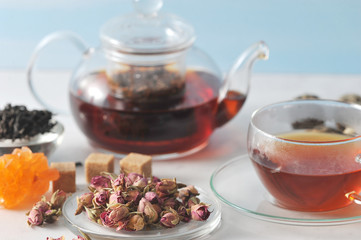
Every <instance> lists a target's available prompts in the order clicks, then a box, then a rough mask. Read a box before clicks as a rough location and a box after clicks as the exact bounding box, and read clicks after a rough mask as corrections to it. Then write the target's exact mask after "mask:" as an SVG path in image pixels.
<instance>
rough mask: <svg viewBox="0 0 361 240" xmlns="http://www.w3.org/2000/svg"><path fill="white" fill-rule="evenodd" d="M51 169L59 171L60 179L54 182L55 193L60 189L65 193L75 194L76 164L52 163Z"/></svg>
mask: <svg viewBox="0 0 361 240" xmlns="http://www.w3.org/2000/svg"><path fill="white" fill-rule="evenodd" d="M50 167H52V168H56V169H57V170H58V171H59V174H60V176H59V179H58V180H56V181H53V192H55V191H56V190H58V189H60V190H63V191H64V192H75V191H76V185H75V162H52V163H51V164H50Z"/></svg>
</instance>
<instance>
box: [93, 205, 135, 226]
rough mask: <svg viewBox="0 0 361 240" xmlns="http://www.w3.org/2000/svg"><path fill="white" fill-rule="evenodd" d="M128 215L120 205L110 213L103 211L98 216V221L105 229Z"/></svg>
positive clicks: (126, 209)
mask: <svg viewBox="0 0 361 240" xmlns="http://www.w3.org/2000/svg"><path fill="white" fill-rule="evenodd" d="M128 214H129V210H128V208H127V207H126V206H124V205H121V206H119V207H117V208H114V209H112V210H110V211H105V212H102V213H101V214H100V220H101V222H102V224H103V225H104V226H106V227H113V226H115V225H116V224H117V223H118V222H119V221H120V220H122V219H124V218H126V217H127V216H128Z"/></svg>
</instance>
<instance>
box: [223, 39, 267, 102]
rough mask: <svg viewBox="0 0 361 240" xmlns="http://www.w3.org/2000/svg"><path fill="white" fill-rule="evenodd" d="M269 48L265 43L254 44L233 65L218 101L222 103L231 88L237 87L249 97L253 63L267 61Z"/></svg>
mask: <svg viewBox="0 0 361 240" xmlns="http://www.w3.org/2000/svg"><path fill="white" fill-rule="evenodd" d="M268 57H269V48H268V46H267V44H266V43H265V42H263V41H260V42H257V43H254V44H252V45H251V46H250V47H248V48H247V49H246V51H244V52H243V53H242V54H241V55H240V56H239V57H238V58H237V60H236V61H235V63H234V64H233V65H232V67H231V69H230V70H229V72H228V73H227V75H226V77H225V79H224V82H223V85H222V87H221V90H220V94H219V99H218V101H219V102H221V101H222V100H223V99H224V97H225V96H226V95H227V92H228V90H229V89H230V87H235V88H236V89H237V90H239V91H240V92H241V93H242V94H244V95H247V94H248V90H249V86H250V82H251V75H252V67H253V63H254V62H255V61H256V60H258V59H261V60H267V59H268Z"/></svg>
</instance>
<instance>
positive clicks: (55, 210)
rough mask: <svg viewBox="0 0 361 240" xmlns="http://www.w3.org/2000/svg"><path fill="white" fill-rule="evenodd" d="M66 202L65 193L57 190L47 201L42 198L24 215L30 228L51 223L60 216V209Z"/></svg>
mask: <svg viewBox="0 0 361 240" xmlns="http://www.w3.org/2000/svg"><path fill="white" fill-rule="evenodd" d="M65 200H66V193H65V192H63V191H62V190H57V191H56V192H54V193H53V195H52V196H51V199H50V201H47V200H46V198H45V197H44V196H43V197H42V199H41V200H40V201H39V202H37V203H35V204H34V206H33V207H32V209H31V210H30V211H29V212H28V213H27V214H26V215H27V216H28V221H27V222H28V224H29V225H30V226H40V225H43V224H44V223H53V222H55V221H56V220H57V219H58V217H59V216H60V215H61V208H62V206H63V204H64V202H65Z"/></svg>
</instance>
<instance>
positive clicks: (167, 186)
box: [155, 179, 177, 198]
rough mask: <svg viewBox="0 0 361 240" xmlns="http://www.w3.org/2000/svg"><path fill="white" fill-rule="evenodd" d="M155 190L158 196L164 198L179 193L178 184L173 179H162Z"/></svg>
mask: <svg viewBox="0 0 361 240" xmlns="http://www.w3.org/2000/svg"><path fill="white" fill-rule="evenodd" d="M155 188H156V193H157V195H158V196H159V197H160V198H163V197H167V196H169V195H172V194H174V193H176V192H177V183H176V181H175V180H172V179H162V180H161V181H160V182H158V183H157V185H156V187H155Z"/></svg>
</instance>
